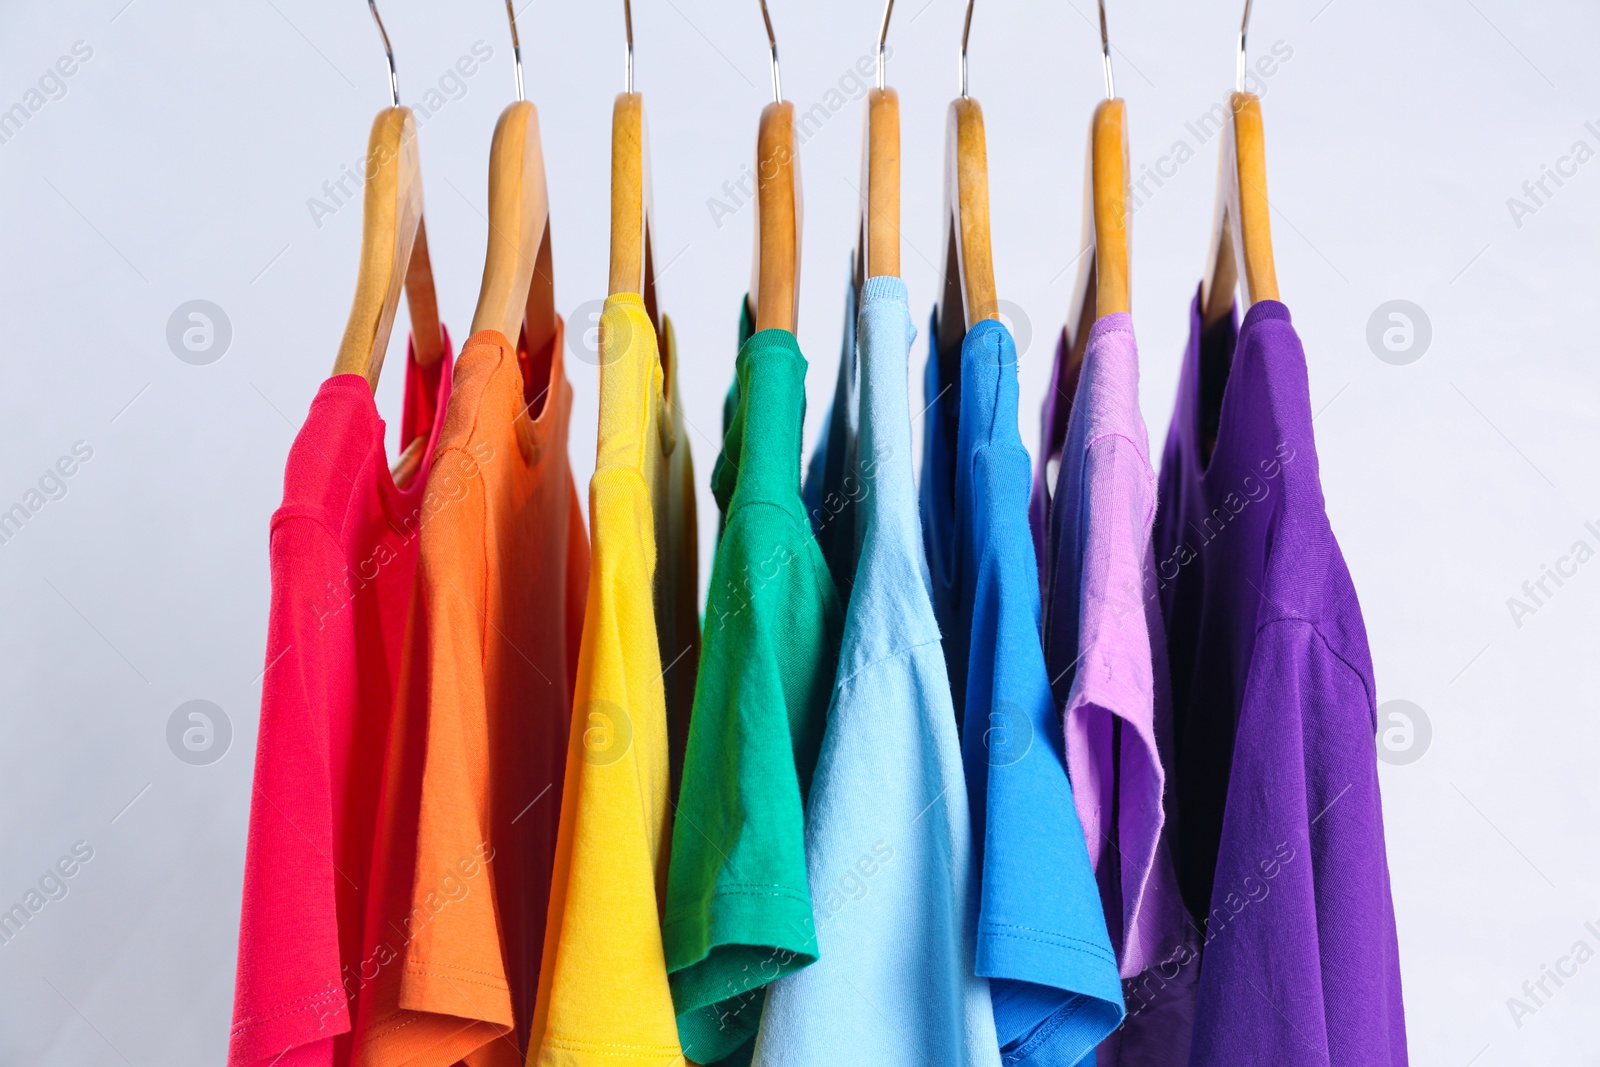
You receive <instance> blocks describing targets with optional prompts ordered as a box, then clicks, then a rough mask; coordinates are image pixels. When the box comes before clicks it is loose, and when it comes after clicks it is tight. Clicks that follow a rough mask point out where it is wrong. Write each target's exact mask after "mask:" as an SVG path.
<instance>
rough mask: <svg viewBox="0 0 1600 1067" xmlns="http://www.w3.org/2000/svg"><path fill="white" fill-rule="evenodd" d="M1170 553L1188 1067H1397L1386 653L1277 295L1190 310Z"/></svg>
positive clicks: (1165, 509)
mask: <svg viewBox="0 0 1600 1067" xmlns="http://www.w3.org/2000/svg"><path fill="white" fill-rule="evenodd" d="M1213 443H1214V444H1213ZM1155 543H1156V556H1157V565H1156V573H1157V578H1158V582H1159V587H1160V597H1161V604H1162V609H1163V615H1164V617H1165V620H1166V628H1167V646H1168V650H1169V653H1170V655H1171V662H1172V677H1173V717H1174V725H1175V734H1176V757H1177V782H1178V798H1179V801H1178V810H1179V812H1180V823H1179V828H1178V838H1177V846H1178V847H1177V854H1178V864H1179V881H1180V885H1181V888H1182V892H1183V896H1184V899H1185V900H1186V901H1187V903H1188V907H1189V909H1190V911H1191V912H1193V913H1194V915H1196V916H1197V917H1199V916H1203V917H1204V918H1203V920H1202V922H1203V925H1204V931H1205V941H1204V946H1203V949H1202V953H1203V954H1202V956H1201V961H1200V975H1199V1002H1198V1005H1197V1008H1196V1016H1195V1024H1194V1044H1193V1049H1192V1052H1191V1055H1190V1059H1189V1063H1190V1065H1191V1067H1225V1065H1226V1067H1233V1065H1236V1064H1240V1063H1272V1064H1283V1065H1288V1067H1297V1065H1306V1067H1309V1065H1311V1064H1323V1065H1326V1064H1329V1063H1333V1064H1339V1065H1343V1064H1361V1065H1362V1067H1368V1065H1378V1067H1383V1065H1399V1064H1404V1063H1406V1061H1407V1060H1406V1038H1405V1015H1404V1008H1403V1004H1402V1000H1401V989H1400V968H1399V952H1398V947H1397V941H1396V934H1395V923H1394V907H1393V904H1392V901H1391V898H1390V888H1389V869H1388V863H1387V859H1386V856H1385V852H1384V840H1383V814H1382V805H1381V801H1380V798H1379V793H1378V776H1377V762H1376V747H1375V740H1374V737H1375V733H1376V728H1377V726H1376V722H1377V720H1376V706H1375V698H1374V691H1375V690H1374V684H1373V677H1372V659H1371V655H1370V654H1369V652H1368V648H1367V638H1366V627H1365V625H1364V623H1363V621H1362V618H1361V608H1360V605H1359V603H1358V602H1357V599H1356V594H1355V588H1354V586H1353V585H1352V583H1351V580H1350V573H1349V570H1348V569H1347V568H1346V566H1345V562H1344V557H1343V555H1342V554H1341V553H1340V551H1339V545H1338V542H1337V541H1336V540H1335V538H1334V536H1333V531H1332V529H1331V527H1330V525H1329V522H1328V517H1327V514H1326V511H1325V509H1324V504H1323V497H1322V489H1321V484H1320V480H1319V476H1318V460H1317V452H1316V444H1315V441H1314V439H1313V436H1312V428H1311V404H1310V396H1309V387H1308V383H1307V372H1306V360H1305V352H1304V350H1303V349H1302V347H1301V344H1300V339H1299V337H1298V336H1297V335H1296V333H1295V330H1294V327H1293V325H1292V323H1291V321H1290V316H1289V309H1288V308H1286V307H1285V306H1284V305H1283V304H1281V303H1279V302H1277V301H1275V300H1265V301H1261V302H1259V303H1257V304H1255V305H1254V306H1252V307H1251V308H1250V310H1249V311H1248V313H1246V315H1245V316H1244V321H1243V324H1242V325H1239V326H1236V325H1235V320H1234V319H1233V318H1231V317H1230V318H1229V319H1227V320H1224V321H1223V322H1221V323H1219V324H1218V325H1217V326H1216V327H1214V328H1212V329H1211V330H1209V331H1208V330H1203V329H1202V325H1201V319H1200V310H1199V300H1198V298H1197V299H1196V300H1195V302H1194V304H1193V305H1191V309H1190V337H1189V345H1188V349H1187V351H1186V352H1185V355H1184V361H1183V369H1182V374H1181V377H1180V380H1179V386H1178V400H1177V407H1176V410H1175V412H1174V414H1173V419H1172V426H1171V429H1170V430H1169V432H1168V436H1167V445H1166V452H1165V455H1164V456H1163V459H1162V465H1161V482H1160V507H1159V509H1158V511H1157V518H1156V524H1155Z"/></svg>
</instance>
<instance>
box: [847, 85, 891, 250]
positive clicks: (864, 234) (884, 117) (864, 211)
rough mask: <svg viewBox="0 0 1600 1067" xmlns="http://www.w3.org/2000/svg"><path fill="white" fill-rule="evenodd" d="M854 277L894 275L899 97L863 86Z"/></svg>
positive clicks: (887, 91)
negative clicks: (864, 114) (858, 229)
mask: <svg viewBox="0 0 1600 1067" xmlns="http://www.w3.org/2000/svg"><path fill="white" fill-rule="evenodd" d="M865 140H866V144H865V145H864V146H863V149H864V150H863V152H862V168H861V198H862V206H861V232H860V251H861V255H859V256H857V259H856V262H857V267H856V273H857V280H858V281H865V280H866V279H867V278H879V277H896V278H898V277H899V276H900V97H899V96H898V95H897V94H896V93H895V91H894V90H893V89H869V90H868V91H867V128H866V138H865Z"/></svg>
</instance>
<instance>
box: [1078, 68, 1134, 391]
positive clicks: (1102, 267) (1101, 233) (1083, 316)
mask: <svg viewBox="0 0 1600 1067" xmlns="http://www.w3.org/2000/svg"><path fill="white" fill-rule="evenodd" d="M1083 202H1084V209H1083V226H1084V243H1085V248H1084V251H1083V252H1082V253H1081V255H1082V257H1083V259H1082V265H1081V266H1080V267H1079V269H1078V281H1077V285H1076V286H1075V288H1074V290H1073V292H1074V296H1073V301H1072V305H1071V308H1070V310H1069V312H1068V316H1067V328H1066V340H1067V361H1066V377H1067V380H1071V379H1072V378H1073V377H1074V376H1075V375H1076V373H1077V367H1078V366H1079V365H1080V364H1081V363H1082V361H1083V352H1084V348H1085V346H1086V345H1087V344H1088V342H1089V330H1090V329H1091V328H1092V327H1093V326H1094V323H1095V321H1096V320H1097V319H1100V318H1102V317H1104V316H1106V315H1112V314H1116V313H1118V312H1127V311H1131V310H1132V307H1133V299H1132V268H1131V262H1130V251H1129V247H1130V246H1129V240H1128V233H1129V215H1130V203H1129V198H1128V128H1127V105H1126V104H1125V103H1124V102H1123V101H1122V100H1121V99H1120V98H1114V99H1110V100H1102V101H1101V102H1100V103H1099V105H1098V106H1096V107H1095V110H1094V117H1093V118H1092V119H1091V120H1090V122H1089V148H1088V153H1087V156H1086V165H1085V168H1084V194H1083Z"/></svg>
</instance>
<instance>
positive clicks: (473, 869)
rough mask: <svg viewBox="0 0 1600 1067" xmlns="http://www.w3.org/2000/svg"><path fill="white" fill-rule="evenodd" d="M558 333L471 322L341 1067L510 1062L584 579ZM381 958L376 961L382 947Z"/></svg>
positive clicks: (523, 1019) (534, 979)
mask: <svg viewBox="0 0 1600 1067" xmlns="http://www.w3.org/2000/svg"><path fill="white" fill-rule="evenodd" d="M562 356H563V349H562V330H561V329H560V328H559V324H558V329H557V331H556V334H555V337H554V338H553V339H552V340H551V341H550V342H549V343H548V344H547V345H546V346H544V348H543V349H542V350H541V351H539V352H528V351H527V350H526V349H524V348H521V347H520V346H519V347H515V348H514V347H513V346H512V345H511V343H510V342H509V341H508V340H507V339H506V338H505V337H504V336H502V335H501V334H500V333H499V332H498V331H494V330H486V331H483V332H480V333H478V334H475V335H474V336H473V337H472V339H471V340H470V341H468V342H467V345H466V347H465V348H464V349H463V350H462V354H461V359H460V360H459V361H458V363H457V365H456V382H455V388H454V392H453V394H452V397H451V402H450V406H449V408H448V409H447V412H446V416H445V427H444V432H443V433H442V435H441V437H440V441H439V447H438V451H437V453H436V455H435V458H434V464H433V468H432V471H431V473H430V490H431V491H434V492H436V493H438V494H439V495H440V496H441V497H442V498H443V499H444V500H446V501H447V503H446V504H445V505H444V506H442V507H441V508H440V509H439V510H438V511H437V512H436V513H434V514H433V515H432V516H430V517H429V518H428V520H427V521H426V522H425V523H424V524H423V526H422V533H421V541H422V546H421V553H420V558H419V562H418V567H417V583H416V595H415V599H414V602H413V607H412V619H411V625H410V627H409V634H408V644H407V650H406V660H405V663H406V668H405V684H404V686H403V688H402V692H401V695H400V700H399V703H398V705H397V709H396V716H395V729H394V731H393V732H392V734H391V738H390V747H389V764H388V769H387V772H386V773H387V777H388V782H387V794H386V801H387V803H386V827H387V830H388V832H387V834H386V836H385V841H384V849H383V851H382V853H381V854H380V856H379V866H378V868H377V870H376V873H377V875H378V876H379V879H378V884H380V885H381V886H382V887H383V894H384V896H383V907H382V908H380V909H377V910H375V911H374V912H373V913H372V914H370V915H369V923H368V929H367V936H368V945H367V946H366V949H367V959H369V960H371V961H372V962H371V964H370V965H369V966H370V967H372V968H375V969H376V970H377V976H376V977H375V979H374V980H373V983H372V990H373V996H372V998H371V999H370V1000H369V1002H368V1007H370V1010H369V1011H365V1012H363V1017H362V1020H361V1025H360V1026H359V1028H358V1056H357V1062H359V1063H363V1064H372V1065H388V1064H402V1063H403V1064H418V1065H420V1064H439V1065H440V1067H448V1065H449V1064H452V1063H454V1062H456V1061H457V1060H462V1059H465V1060H468V1061H470V1062H471V1063H472V1064H473V1067H490V1065H504V1067H520V1063H521V1060H522V1055H523V1050H524V1049H525V1048H526V1044H527V1027H528V1022H529V1020H530V1019H531V1017H532V1014H533V998H534V993H535V991H536V989H537V983H538V971H539V962H540V958H541V955H542V947H543V940H544V913H545V908H544V904H545V901H546V894H547V893H548V887H549V884H550V873H551V869H552V865H553V863H554V854H555V840H556V828H557V825H558V819H559V813H560V809H561V775H562V767H563V762H564V761H563V755H564V751H565V747H566V740H567V725H568V716H569V714H570V710H569V709H570V705H571V700H572V693H573V685H574V681H575V676H576V670H577V639H578V635H579V634H580V632H581V628H582V620H583V593H584V590H585V589H586V588H587V584H588V565H589V552H588V539H587V536H586V534H585V531H584V528H583V521H582V516H581V514H580V512H579V510H578V500H577V492H576V487H575V485H574V482H573V477H572V469H571V465H570V463H569V461H568V459H567V426H568V420H569V417H570V413H571V407H572V388H571V385H570V384H569V383H568V382H567V380H566V377H565V371H564V364H563V359H562ZM390 954H392V955H393V959H392V960H389V962H385V960H386V959H388V957H389V956H390Z"/></svg>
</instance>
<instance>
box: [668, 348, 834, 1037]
mask: <svg viewBox="0 0 1600 1067" xmlns="http://www.w3.org/2000/svg"><path fill="white" fill-rule="evenodd" d="M737 373H738V382H737V385H736V395H737V397H738V400H737V405H736V407H735V410H734V413H733V417H732V419H731V421H730V426H729V431H728V433H727V435H726V438H725V439H724V442H723V451H722V455H721V456H719V457H718V461H717V466H716V474H715V477H714V479H713V486H712V488H713V490H714V492H715V494H716V498H717V501H718V503H719V504H720V505H722V511H723V514H724V515H725V517H726V518H725V523H724V528H723V533H722V538H721V540H720V541H719V542H718V545H717V550H716V556H715V562H714V563H713V565H712V572H711V587H710V590H709V591H708V593H707V602H706V621H705V631H704V638H703V643H702V645H701V658H700V671H699V688H698V690H697V692H696V693H695V702H694V715H693V717H692V719H691V720H690V729H689V746H688V754H687V756H686V759H685V762H684V780H683V790H682V792H681V793H680V794H679V797H678V808H677V812H676V813H675V816H674V818H675V822H674V824H673V831H672V865H671V870H670V872H669V875H668V878H667V908H666V916H665V919H664V921H663V924H662V937H663V940H664V941H665V944H666V954H667V969H668V971H669V972H670V975H671V981H672V994H673V1000H674V1002H675V1003H676V1005H677V1010H678V1035H679V1038H680V1039H681V1040H682V1042H683V1053H684V1055H685V1056H686V1057H687V1058H688V1059H689V1060H690V1061H692V1062H695V1063H711V1062H714V1061H716V1060H720V1059H722V1058H724V1057H725V1056H727V1055H729V1054H730V1053H732V1052H733V1051H734V1050H735V1049H736V1048H738V1046H740V1045H742V1044H743V1043H744V1042H745V1041H747V1040H748V1039H749V1038H750V1037H752V1036H753V1035H754V1034H755V1032H756V1024H757V1023H758V1022H759V1021H760V1018H761V1003H762V999H763V998H762V991H763V988H764V987H765V986H766V985H767V984H768V983H770V982H772V981H773V980H774V979H776V978H778V977H780V976H782V975H785V974H788V973H790V972H792V971H797V970H799V969H800V968H802V967H804V966H806V965H807V964H809V963H811V962H812V961H813V960H815V959H816V956H817V940H816V932H815V929H814V927H813V922H812V900H811V894H810V890H809V888H808V885H807V882H806V856H805V830H804V822H803V818H802V813H803V811H804V808H803V805H804V798H805V794H806V791H807V789H808V788H809V787H810V783H811V772H812V769H813V767H814V766H815V765H816V760H817V749H818V748H819V747H820V746H821V744H822V731H823V726H824V724H825V722H826V717H827V711H828V702H829V699H830V697H831V696H832V693H833V679H834V671H835V667H836V666H837V663H838V650H839V638H840V631H841V630H842V628H843V625H844V619H843V613H842V611H841V610H840V607H839V602H838V597H837V596H836V595H835V593H834V589H833V579H832V578H831V577H830V576H829V574H828V567H827V564H826V563H825V562H824V561H823V558H822V552H821V550H820V549H818V547H817V543H816V540H815V538H814V537H812V534H811V525H810V523H809V522H808V521H807V519H806V514H805V508H804V505H803V504H802V503H801V501H800V478H799V472H800V446H801V431H802V429H803V425H804V422H805V395H806V394H805V384H806V361H805V357H804V356H803V355H801V353H800V347H799V345H798V344H797V343H796V342H795V337H794V334H792V333H790V332H789V331H787V330H762V331H761V332H759V333H756V334H754V335H753V336H751V337H750V338H749V339H748V340H746V341H745V342H744V344H743V345H742V346H741V348H740V350H739V357H738V361H737Z"/></svg>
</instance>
